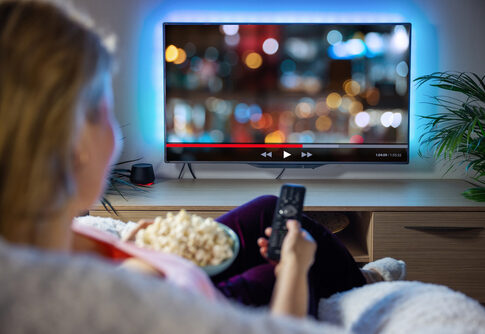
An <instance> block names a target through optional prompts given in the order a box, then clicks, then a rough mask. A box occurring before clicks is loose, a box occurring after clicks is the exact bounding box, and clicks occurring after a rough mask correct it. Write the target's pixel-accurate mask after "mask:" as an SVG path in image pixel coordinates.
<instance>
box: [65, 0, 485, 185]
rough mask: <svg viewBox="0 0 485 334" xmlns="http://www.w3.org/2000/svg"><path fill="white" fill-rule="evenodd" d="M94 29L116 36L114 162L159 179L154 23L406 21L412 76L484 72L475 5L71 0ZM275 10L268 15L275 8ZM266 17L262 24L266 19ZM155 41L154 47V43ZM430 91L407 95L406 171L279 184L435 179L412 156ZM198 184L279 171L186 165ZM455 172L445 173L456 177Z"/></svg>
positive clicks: (364, 171) (336, 173) (366, 168)
mask: <svg viewBox="0 0 485 334" xmlns="http://www.w3.org/2000/svg"><path fill="white" fill-rule="evenodd" d="M73 2H74V4H75V5H76V6H77V7H79V8H80V9H82V10H85V11H86V12H88V13H89V14H91V16H92V17H93V18H94V20H95V21H96V22H97V23H98V25H99V26H101V27H103V28H104V29H105V30H107V31H110V32H113V33H115V34H116V35H117V36H118V42H119V43H118V51H117V59H118V61H119V71H118V73H117V74H116V76H115V79H114V89H115V103H116V114H117V117H118V120H119V122H120V124H121V125H122V126H123V133H124V137H125V139H124V151H123V155H122V157H121V160H128V159H133V158H137V157H143V160H144V161H146V162H150V163H153V164H154V166H155V168H156V173H157V175H158V176H159V177H166V178H173V177H176V176H177V175H178V170H179V169H180V167H181V165H180V164H164V163H163V157H162V152H163V141H162V138H163V123H162V117H163V114H162V108H163V101H162V91H161V78H162V73H161V62H162V59H163V58H162V57H163V53H161V51H160V50H158V52H157V48H158V49H161V47H160V44H161V43H162V40H161V35H160V31H159V24H160V22H163V21H164V20H184V19H187V20H190V19H191V18H193V20H200V21H214V20H216V21H231V20H234V21H258V20H259V21H266V22H278V21H280V22H284V21H294V22H297V21H299V22H304V21H325V20H326V21H329V20H332V16H333V17H334V18H337V19H340V20H342V19H343V20H345V18H347V19H348V18H349V17H350V18H351V19H356V20H360V19H359V18H362V19H363V20H366V21H372V17H377V18H380V19H383V18H385V17H386V16H387V17H396V16H397V17H402V18H403V20H405V21H409V22H411V23H413V40H412V50H413V55H412V72H411V74H412V77H417V76H419V75H423V74H427V73H430V72H433V71H445V70H457V71H474V72H476V73H479V74H485V61H484V60H483V55H484V54H485V43H483V41H484V36H483V31H485V20H483V19H482V17H481V15H482V14H483V13H484V12H485V1H483V0H463V1H455V0H414V1H410V0H367V1H358V0H352V1H349V0H347V1H346V0H342V1H333V0H319V1H317V0H315V1H313V0H306V1H305V0H300V1H285V0H266V1H253V0H251V1H239V2H229V1H214V0H208V1H197V0H186V1H177V2H175V1H156V0H123V1H120V0H103V1H99V0H73ZM275 8H276V9H275ZM268 18H269V19H268ZM158 43H160V44H158ZM433 94H435V91H433V90H430V89H427V88H420V89H419V90H416V89H414V88H413V89H412V90H411V101H412V106H411V125H410V126H411V162H410V164H409V165H388V166H377V165H328V166H324V167H321V168H318V169H315V170H287V171H286V172H285V176H284V177H285V178H376V179H393V178H440V177H442V175H443V171H444V167H443V166H442V164H440V163H436V162H435V161H433V160H432V159H421V158H419V157H418V155H417V148H418V137H419V135H420V134H421V132H422V130H420V121H419V118H418V117H417V115H425V114H429V113H432V112H433V111H434V110H433V108H432V107H430V106H428V105H426V104H424V103H423V102H424V101H426V100H428V98H427V96H429V95H433ZM194 170H195V171H196V174H197V176H198V177H201V178H212V177H214V178H219V177H221V178H234V177H235V178H273V177H275V176H276V175H277V174H278V173H279V171H280V170H274V169H267V170H266V169H265V170H262V169H256V168H254V167H250V166H245V165H209V164H206V165H200V164H197V165H195V166H194ZM463 176H464V172H463V171H461V170H457V171H453V172H450V173H448V174H447V175H445V177H446V178H456V177H463Z"/></svg>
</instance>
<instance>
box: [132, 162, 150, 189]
mask: <svg viewBox="0 0 485 334" xmlns="http://www.w3.org/2000/svg"><path fill="white" fill-rule="evenodd" d="M130 181H131V183H134V184H137V185H141V186H150V185H152V184H153V182H154V181H155V173H154V172H153V166H152V164H134V165H133V166H131V174H130Z"/></svg>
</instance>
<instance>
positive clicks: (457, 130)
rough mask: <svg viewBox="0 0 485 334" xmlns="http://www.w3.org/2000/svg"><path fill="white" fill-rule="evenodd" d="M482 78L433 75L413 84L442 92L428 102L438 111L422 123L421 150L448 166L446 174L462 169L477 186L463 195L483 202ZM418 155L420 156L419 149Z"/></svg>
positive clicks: (484, 127)
mask: <svg viewBox="0 0 485 334" xmlns="http://www.w3.org/2000/svg"><path fill="white" fill-rule="evenodd" d="M484 79H485V76H482V77H480V76H479V75H477V74H475V73H460V72H436V73H432V74H429V75H425V76H421V77H419V78H417V79H415V81H416V82H417V84H418V87H420V86H422V85H423V84H425V83H429V85H430V86H433V87H437V88H438V89H440V90H442V91H445V92H446V93H447V94H446V96H436V97H433V98H432V101H431V102H429V103H430V104H432V105H435V106H438V107H439V111H438V112H437V113H436V114H434V115H430V116H420V117H421V118H422V119H424V120H425V124H424V132H423V134H422V135H421V136H420V138H419V142H420V145H421V148H426V149H428V150H431V151H432V152H433V156H434V157H435V158H436V159H437V160H445V161H447V162H448V163H449V169H448V170H447V171H446V172H448V171H449V170H451V169H452V168H454V167H457V166H460V165H464V166H466V170H467V172H469V173H471V176H472V178H473V180H475V181H476V184H477V186H476V187H473V188H470V189H468V190H466V191H465V192H464V193H463V196H465V197H466V198H468V199H471V200H474V201H478V202H485V83H484ZM419 155H420V156H423V154H422V151H421V149H420V150H419Z"/></svg>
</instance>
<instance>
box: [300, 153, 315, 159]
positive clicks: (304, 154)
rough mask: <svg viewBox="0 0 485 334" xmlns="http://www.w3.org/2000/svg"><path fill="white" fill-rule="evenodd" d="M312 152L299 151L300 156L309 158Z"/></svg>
mask: <svg viewBox="0 0 485 334" xmlns="http://www.w3.org/2000/svg"><path fill="white" fill-rule="evenodd" d="M312 155H313V154H311V153H310V152H301V157H302V158H309V157H311V156H312Z"/></svg>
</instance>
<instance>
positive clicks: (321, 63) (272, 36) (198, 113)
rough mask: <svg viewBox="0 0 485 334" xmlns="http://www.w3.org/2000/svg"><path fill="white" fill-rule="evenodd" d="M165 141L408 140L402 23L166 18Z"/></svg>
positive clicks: (406, 32) (405, 29)
mask: <svg viewBox="0 0 485 334" xmlns="http://www.w3.org/2000/svg"><path fill="white" fill-rule="evenodd" d="M165 28H166V30H165V36H164V37H165V50H164V58H165V61H166V67H165V76H166V104H165V108H166V119H165V121H166V127H165V128H166V131H167V135H166V137H167V142H170V143H182V142H193V143H197V142H200V143H344V144H345V143H349V144H379V143H383V144H403V143H404V144H407V143H408V116H409V115H408V113H409V75H410V73H409V68H410V65H409V64H410V56H409V48H410V26H409V25H407V24H353V25H348V24H346V25H344V24H340V25H339V24H325V25H322V24H268V25H260V24H257V25H256V24H241V25H238V24H206V25H200V24H196V25H188V24H180V25H178V24H167V25H166V26H165Z"/></svg>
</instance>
